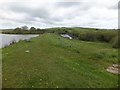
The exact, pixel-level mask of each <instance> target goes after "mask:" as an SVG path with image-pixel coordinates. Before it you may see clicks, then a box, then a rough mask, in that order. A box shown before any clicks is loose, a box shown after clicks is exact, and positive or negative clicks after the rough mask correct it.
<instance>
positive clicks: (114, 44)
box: [111, 36, 120, 48]
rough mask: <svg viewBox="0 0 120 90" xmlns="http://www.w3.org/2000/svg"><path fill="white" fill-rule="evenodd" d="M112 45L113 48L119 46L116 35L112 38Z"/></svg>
mask: <svg viewBox="0 0 120 90" xmlns="http://www.w3.org/2000/svg"><path fill="white" fill-rule="evenodd" d="M111 43H112V47H113V48H120V43H119V40H118V36H116V37H115V38H114V39H113V40H112V42H111Z"/></svg>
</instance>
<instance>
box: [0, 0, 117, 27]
mask: <svg viewBox="0 0 120 90" xmlns="http://www.w3.org/2000/svg"><path fill="white" fill-rule="evenodd" d="M64 1H66V2H64ZM118 1H119V0H0V28H16V27H20V26H23V25H27V26H29V27H31V26H34V27H39V28H47V27H91V28H93V27H94V28H118Z"/></svg>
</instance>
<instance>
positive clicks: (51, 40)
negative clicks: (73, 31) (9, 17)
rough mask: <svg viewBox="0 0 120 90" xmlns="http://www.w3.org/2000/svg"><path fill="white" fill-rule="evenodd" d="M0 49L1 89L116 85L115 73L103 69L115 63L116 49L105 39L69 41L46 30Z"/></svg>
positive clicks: (116, 77) (108, 86)
mask: <svg viewBox="0 0 120 90" xmlns="http://www.w3.org/2000/svg"><path fill="white" fill-rule="evenodd" d="M2 50H3V88H8V87H11V88H13V87H14V88H20V87H22V88H40V87H41V88H42V87H45V88H47V87H49V88H50V87H52V88H67V87H69V88H70V87H71V88H76V87H80V88H83V87H85V88H90V87H92V88H94V87H95V88H105V87H106V88H110V87H117V86H118V76H117V75H115V74H111V73H109V72H107V71H106V68H107V67H108V66H110V65H112V64H113V63H117V61H118V59H117V58H118V54H117V52H118V51H117V49H115V48H112V46H111V44H109V43H106V42H104V43H101V42H90V41H81V40H77V39H73V40H69V39H65V38H62V37H60V36H59V35H58V34H55V33H46V34H42V35H40V36H39V37H36V38H32V39H31V41H30V42H25V41H20V42H19V43H16V44H13V45H10V46H8V47H6V48H3V49H2ZM26 50H29V51H30V52H29V53H26V52H25V51H26Z"/></svg>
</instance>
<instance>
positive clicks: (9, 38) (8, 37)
mask: <svg viewBox="0 0 120 90" xmlns="http://www.w3.org/2000/svg"><path fill="white" fill-rule="evenodd" d="M37 36H39V35H15V34H0V48H3V47H5V46H7V45H10V43H12V42H13V41H14V42H18V41H20V40H25V39H26V40H28V39H30V38H32V37H37Z"/></svg>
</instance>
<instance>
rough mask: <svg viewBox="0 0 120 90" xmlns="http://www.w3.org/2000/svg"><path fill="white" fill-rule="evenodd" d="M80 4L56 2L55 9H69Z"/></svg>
mask: <svg viewBox="0 0 120 90" xmlns="http://www.w3.org/2000/svg"><path fill="white" fill-rule="evenodd" d="M80 4H81V3H80V2H56V6H57V7H71V6H78V5H80Z"/></svg>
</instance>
